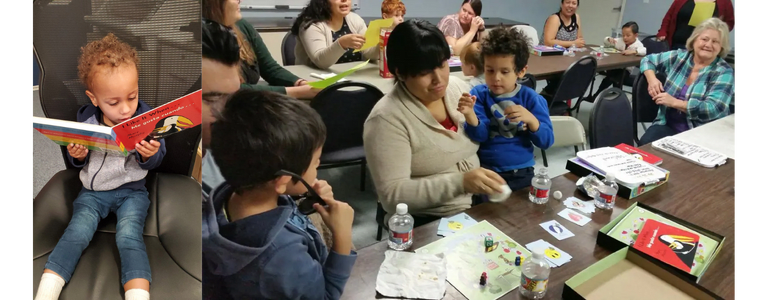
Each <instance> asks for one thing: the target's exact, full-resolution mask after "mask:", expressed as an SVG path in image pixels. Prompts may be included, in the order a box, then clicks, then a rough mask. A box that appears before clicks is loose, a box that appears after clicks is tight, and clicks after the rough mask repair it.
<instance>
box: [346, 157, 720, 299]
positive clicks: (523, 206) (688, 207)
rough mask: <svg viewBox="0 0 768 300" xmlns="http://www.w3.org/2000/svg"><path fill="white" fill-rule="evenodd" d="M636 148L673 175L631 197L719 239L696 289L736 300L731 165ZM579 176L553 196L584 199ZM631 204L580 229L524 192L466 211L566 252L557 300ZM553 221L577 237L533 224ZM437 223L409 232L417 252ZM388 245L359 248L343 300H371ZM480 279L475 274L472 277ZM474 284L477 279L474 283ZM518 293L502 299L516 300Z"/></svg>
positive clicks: (553, 288)
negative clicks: (558, 235) (711, 165)
mask: <svg viewBox="0 0 768 300" xmlns="http://www.w3.org/2000/svg"><path fill="white" fill-rule="evenodd" d="M641 149H643V150H645V151H648V152H650V153H652V154H654V155H657V156H659V157H661V158H663V159H664V163H663V164H662V167H664V168H666V169H668V170H670V171H671V176H670V180H669V182H667V183H666V184H664V185H663V186H661V187H658V188H656V189H654V190H652V191H650V192H648V193H647V194H645V195H642V196H640V197H638V198H635V200H637V201H641V202H643V203H644V204H647V205H650V206H652V207H654V208H657V209H660V210H662V211H665V212H667V213H669V214H672V215H673V216H676V217H679V218H681V219H683V220H686V221H688V222H691V223H693V224H697V225H699V226H702V227H704V228H706V229H709V230H711V231H714V232H716V233H719V234H721V235H723V236H725V244H724V245H723V249H722V250H721V251H720V253H719V254H718V255H717V257H716V258H715V260H714V261H713V262H712V264H711V265H710V266H709V269H708V270H707V272H706V273H705V274H704V277H703V278H702V279H701V281H700V282H699V283H700V284H701V285H702V286H704V287H705V288H707V289H709V290H711V291H713V292H714V293H716V294H718V295H720V296H722V297H724V298H725V299H733V298H734V164H735V162H734V161H733V160H731V159H729V160H728V163H726V164H725V165H723V166H722V167H719V168H716V169H707V168H703V167H699V166H697V165H694V164H692V163H689V162H686V161H684V160H682V159H679V158H676V157H674V156H671V155H667V154H665V153H663V152H660V151H656V150H654V149H652V148H651V147H650V145H646V146H644V147H641ZM577 179H578V177H577V176H575V175H573V174H571V173H567V174H565V175H563V176H558V177H556V178H554V179H553V180H552V191H556V190H559V191H561V192H562V193H563V199H566V198H567V197H569V196H575V197H577V198H580V199H584V200H587V199H588V198H587V197H585V196H583V195H581V193H580V192H576V187H575V182H576V180H577ZM632 203H634V201H629V200H626V199H621V198H620V199H619V200H617V202H616V207H615V208H614V209H613V211H610V212H606V211H601V210H600V209H598V211H597V212H595V213H594V214H592V216H591V217H592V221H591V222H589V223H587V224H586V225H584V226H583V227H579V226H578V225H576V224H573V223H571V222H566V221H563V220H562V218H561V217H559V216H557V213H558V212H560V211H561V210H563V209H564V208H565V206H564V205H563V204H562V202H560V201H558V200H554V199H550V201H549V203H547V204H545V205H536V204H533V203H531V202H530V201H528V196H527V191H524V190H523V191H518V192H516V193H515V194H513V195H512V197H511V198H510V199H509V200H507V201H505V202H502V203H486V204H481V205H478V206H475V207H473V208H471V209H469V210H467V211H466V213H467V214H469V215H470V216H472V217H473V218H474V219H475V220H477V221H481V220H487V221H488V222H489V223H491V224H493V225H494V226H496V228H498V229H499V230H501V231H502V232H504V233H505V234H507V235H508V236H509V237H511V238H513V239H514V240H515V241H517V242H518V243H521V244H527V243H530V242H533V241H535V240H538V239H544V240H546V241H547V242H550V243H552V244H553V245H554V246H556V247H558V248H560V249H562V250H563V251H566V252H568V253H569V254H571V255H572V256H573V259H572V260H571V261H570V262H569V263H566V264H565V265H563V266H561V267H559V268H554V269H552V272H551V274H550V281H549V289H548V291H547V294H546V299H561V296H562V291H563V286H564V282H565V281H566V280H568V279H570V278H571V277H573V276H574V275H576V274H577V273H578V272H580V271H582V270H584V269H585V268H587V267H588V266H590V265H592V264H593V263H595V262H597V261H598V260H600V259H601V258H603V257H605V256H607V255H608V254H610V253H609V252H608V251H607V250H605V249H603V248H602V247H600V246H598V245H597V244H596V239H597V232H598V230H599V229H600V228H601V227H603V226H604V225H605V224H607V223H608V222H609V221H610V220H611V219H613V218H616V217H617V216H618V215H619V214H621V213H622V212H623V211H624V210H625V209H626V208H627V207H629V206H630V205H631V204H632ZM549 220H558V221H560V222H561V224H563V225H564V226H565V227H567V228H568V229H569V230H570V231H572V232H573V233H574V234H575V235H576V236H575V237H571V238H568V239H565V240H562V241H558V240H556V239H555V238H553V237H552V236H551V235H549V234H548V233H546V232H545V231H544V229H542V228H541V227H540V226H539V224H540V223H543V222H546V221H549ZM437 225H438V221H435V222H432V223H429V224H427V225H424V226H421V227H418V228H416V229H415V230H414V233H413V235H414V244H413V247H412V248H411V249H410V250H414V249H418V248H420V247H422V246H424V245H427V244H429V243H431V242H433V241H436V240H438V239H439V238H440V237H438V236H437V235H436V232H437ZM385 250H387V244H386V241H384V242H379V243H376V244H373V245H371V246H368V247H366V248H363V249H361V250H359V251H358V252H357V255H358V257H357V262H356V263H355V266H354V269H353V270H352V274H351V276H350V277H349V281H348V282H347V285H346V288H345V290H344V294H343V295H342V299H374V298H376V297H377V293H376V276H377V274H378V271H379V266H380V265H381V263H382V262H383V261H384V251H385ZM478 276H479V275H478ZM478 278H479V277H478ZM521 298H522V297H520V296H519V291H518V290H517V289H515V290H513V291H511V292H510V293H508V294H507V295H505V296H504V297H502V298H500V299H521ZM443 299H466V298H464V296H463V295H461V293H459V291H458V290H456V289H455V288H454V287H453V286H452V285H448V288H447V289H446V295H445V297H444V298H443Z"/></svg>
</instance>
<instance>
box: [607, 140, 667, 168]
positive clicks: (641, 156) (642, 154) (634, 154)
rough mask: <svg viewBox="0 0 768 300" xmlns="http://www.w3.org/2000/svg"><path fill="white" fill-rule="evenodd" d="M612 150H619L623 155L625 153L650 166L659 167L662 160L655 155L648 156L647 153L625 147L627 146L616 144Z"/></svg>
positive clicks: (628, 146) (631, 147)
mask: <svg viewBox="0 0 768 300" xmlns="http://www.w3.org/2000/svg"><path fill="white" fill-rule="evenodd" d="M614 148H616V149H619V150H621V151H622V152H624V153H627V154H629V155H632V157H634V158H637V159H639V160H642V161H645V162H647V163H649V164H652V165H657V166H658V165H660V164H661V163H662V162H663V161H664V160H663V159H662V158H661V157H658V156H656V155H653V154H650V153H648V152H645V151H643V150H640V149H638V148H636V147H633V146H630V145H627V144H624V143H622V144H618V145H616V146H615V147H614Z"/></svg>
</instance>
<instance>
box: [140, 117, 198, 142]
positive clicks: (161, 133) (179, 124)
mask: <svg viewBox="0 0 768 300" xmlns="http://www.w3.org/2000/svg"><path fill="white" fill-rule="evenodd" d="M192 125H193V124H192V121H190V120H189V119H187V118H186V117H183V116H170V117H167V118H165V119H162V120H160V121H159V122H157V124H156V125H155V129H154V130H152V133H150V136H152V137H153V138H155V139H160V138H163V137H165V136H168V135H171V134H173V133H176V132H179V131H182V130H184V129H187V128H188V127H190V126H192Z"/></svg>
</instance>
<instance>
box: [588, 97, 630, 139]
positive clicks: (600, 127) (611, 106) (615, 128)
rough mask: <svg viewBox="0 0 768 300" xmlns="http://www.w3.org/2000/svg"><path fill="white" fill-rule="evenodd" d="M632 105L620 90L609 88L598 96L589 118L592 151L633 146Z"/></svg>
mask: <svg viewBox="0 0 768 300" xmlns="http://www.w3.org/2000/svg"><path fill="white" fill-rule="evenodd" d="M632 127H634V124H633V123H632V104H631V103H630V102H629V99H627V94H625V93H624V91H622V90H621V89H619V88H614V87H612V88H608V89H606V90H604V91H603V92H601V93H600V94H599V95H597V100H595V106H594V107H593V108H592V114H591V115H590V116H589V131H590V133H589V146H590V148H592V149H595V148H601V147H613V146H616V145H618V144H621V143H625V144H627V145H632Z"/></svg>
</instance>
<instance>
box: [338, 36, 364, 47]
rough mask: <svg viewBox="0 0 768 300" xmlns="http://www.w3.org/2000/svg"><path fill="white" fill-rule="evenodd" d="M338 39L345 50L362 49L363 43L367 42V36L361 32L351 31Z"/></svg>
mask: <svg viewBox="0 0 768 300" xmlns="http://www.w3.org/2000/svg"><path fill="white" fill-rule="evenodd" d="M338 41H339V45H341V47H342V48H344V50H347V49H360V48H362V47H363V44H365V36H363V35H361V34H355V33H350V34H347V35H344V36H342V37H340V38H339V39H338Z"/></svg>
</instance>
